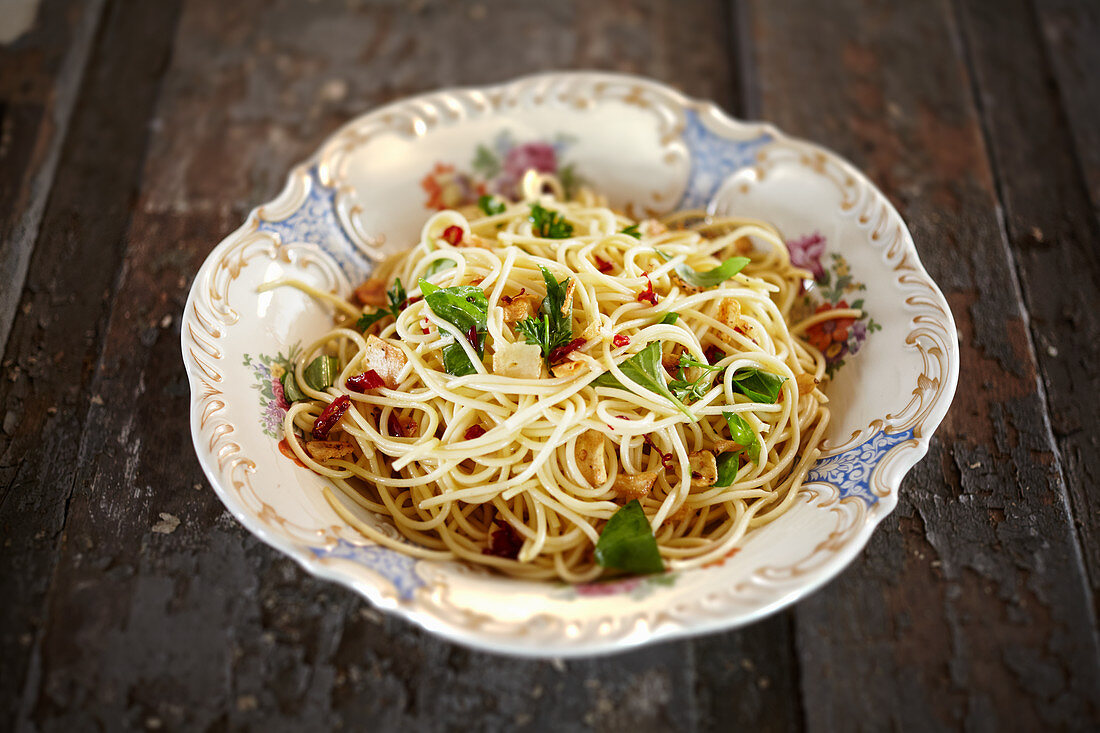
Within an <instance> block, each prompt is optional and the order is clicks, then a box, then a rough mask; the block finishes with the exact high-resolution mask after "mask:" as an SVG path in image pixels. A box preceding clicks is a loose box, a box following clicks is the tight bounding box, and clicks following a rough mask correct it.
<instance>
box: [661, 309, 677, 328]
mask: <svg viewBox="0 0 1100 733" xmlns="http://www.w3.org/2000/svg"><path fill="white" fill-rule="evenodd" d="M679 317H680V314H679V313H673V312H671V311H670V312H668V313H666V314H665V317H664V318H662V319H661V323H664V324H667V325H669V326H671V325H672V324H673V323H676V319H677V318H679Z"/></svg>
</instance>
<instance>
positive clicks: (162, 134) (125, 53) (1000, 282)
mask: <svg viewBox="0 0 1100 733" xmlns="http://www.w3.org/2000/svg"><path fill="white" fill-rule="evenodd" d="M30 4H31V5H33V4H34V3H33V2H31V3H30ZM551 68H598V69H615V70H621V71H629V72H635V73H640V74H644V75H648V76H651V77H653V78H656V79H659V80H661V81H665V82H667V83H670V84H672V85H674V86H676V87H679V88H680V89H682V90H683V91H685V92H687V93H688V94H691V95H694V96H700V97H707V98H711V99H714V100H715V101H717V102H718V103H720V104H721V105H723V106H724V107H726V108H727V109H728V110H730V111H731V112H733V113H734V114H736V115H739V116H742V117H747V118H762V119H767V120H770V121H773V122H775V123H776V124H778V125H779V126H780V127H782V128H784V129H785V130H786V131H788V132H790V133H793V134H796V135H799V136H803V137H806V138H809V139H812V140H815V141H818V142H820V143H822V144H824V145H827V146H829V147H831V148H833V149H835V150H837V151H838V152H840V153H841V154H842V155H844V156H846V157H848V158H849V159H850V160H852V161H853V162H854V163H855V164H856V165H857V166H859V167H860V168H862V169H863V170H865V171H866V172H867V173H868V175H869V176H870V177H871V178H872V180H874V181H875V182H876V183H878V184H879V185H880V186H881V187H882V189H883V190H884V191H885V192H886V193H887V194H888V195H889V196H890V198H891V200H892V201H893V202H894V203H895V204H896V205H897V206H898V208H899V209H900V211H901V212H902V215H903V216H904V217H905V219H906V220H907V221H908V222H909V224H910V226H911V228H912V231H913V236H914V238H915V239H916V242H917V247H918V249H919V250H920V254H921V257H922V259H923V260H924V263H925V265H926V266H927V267H928V269H929V271H930V272H931V274H932V276H933V277H934V278H935V279H936V281H937V282H938V283H939V284H940V286H941V287H942V288H943V290H944V292H945V293H946V295H947V298H948V300H949V301H950V304H951V307H952V309H953V310H954V314H955V319H956V321H957V323H958V326H959V335H960V346H961V350H962V374H961V377H960V379H959V389H958V395H957V397H956V398H955V403H954V407H953V408H952V410H951V412H950V413H949V414H948V416H947V419H946V421H945V422H944V424H943V426H942V427H941V428H940V431H939V433H937V435H936V438H935V439H934V440H933V442H932V447H931V451H930V452H929V455H928V457H927V458H926V459H925V460H924V461H923V462H921V463H920V464H919V465H918V466H917V467H916V468H915V469H914V470H913V471H912V473H911V474H910V475H909V477H908V478H907V479H906V481H905V483H904V485H903V487H902V491H901V499H900V503H899V506H898V508H897V510H896V511H895V512H894V513H893V514H892V515H891V516H890V517H889V518H888V519H887V520H886V521H885V522H884V523H883V525H882V526H881V527H880V528H879V529H878V530H877V531H876V533H875V535H874V537H873V538H872V540H871V542H870V545H869V546H868V547H867V549H866V551H865V552H864V553H863V554H862V555H861V557H860V558H859V559H857V560H856V561H855V562H854V563H853V564H852V566H851V567H850V568H849V569H848V570H847V571H846V572H844V573H843V575H841V576H840V577H839V578H838V579H836V580H835V581H833V582H832V583H831V584H829V585H828V586H827V587H826V588H824V589H823V590H822V591H820V592H819V593H817V594H815V595H814V596H812V597H810V598H808V599H806V600H805V601H803V602H801V603H799V604H797V605H796V606H794V607H793V608H790V609H788V610H787V611H784V612H782V613H780V614H777V615H775V616H773V617H772V618H770V619H768V620H766V621H764V622H761V623H759V624H756V625H755V626H752V627H750V628H747V629H743V630H740V631H734V632H729V633H724V634H716V635H712V636H707V637H703V638H700V639H695V640H690V641H679V642H673V643H666V644H661V645H657V646H652V647H647V648H645V649H642V650H639V651H636V652H631V653H628V654H622V655H617V656H610V657H603V658H597V659H590V660H577V661H569V662H561V661H555V662H538V661H520V660H515V659H509V658H501V657H496V656H492V655H486V654H481V653H475V652H471V651H468V650H466V649H464V648H461V647H457V646H454V645H452V644H450V643H447V642H444V641H441V640H439V639H437V638H435V637H433V636H431V635H429V634H426V633H424V632H422V631H420V630H419V629H417V628H414V627H413V626H411V625H410V624H408V623H405V622H404V621H400V620H396V619H393V618H389V617H387V616H384V615H383V614H381V613H379V612H378V611H376V610H375V609H373V608H371V607H370V606H369V605H368V604H367V603H365V602H364V601H363V600H361V599H360V598H359V597H358V596H356V595H355V594H353V593H352V592H350V591H347V590H345V589H343V588H340V587H337V586H335V585H332V584H329V583H326V582H322V581H318V580H315V579H313V578H312V577H310V576H307V575H306V574H304V573H303V572H302V571H301V570H299V569H298V567H297V566H296V565H295V564H294V563H293V562H292V561H290V560H288V559H285V558H283V557H282V556H280V555H279V554H278V553H276V552H275V551H273V550H271V549H269V548H268V547H267V546H265V545H263V544H261V543H260V542H259V541H258V540H256V539H254V538H253V537H252V536H251V535H249V534H248V533H247V532H246V531H245V530H243V529H242V528H241V527H240V526H239V525H238V524H237V523H236V521H234V520H233V519H232V518H231V517H230V516H229V515H228V514H227V513H226V512H225V510H224V509H223V508H222V505H221V503H220V502H219V501H218V499H217V497H216V496H215V495H214V493H213V492H212V491H211V489H210V488H209V487H208V486H207V484H206V482H205V481H204V479H203V477H202V474H201V472H200V470H199V467H198V464H197V462H196V459H195V457H194V454H193V452H192V450H191V441H190V435H189V431H188V425H187V419H186V416H187V407H188V390H187V385H186V382H185V379H184V374H183V368H182V364H181V361H180V353H179V317H180V313H181V310H182V308H183V304H184V299H185V297H186V294H187V290H188V287H189V285H190V280H191V278H192V276H193V275H194V273H195V271H196V270H197V269H198V267H199V264H200V263H201V262H202V260H203V258H204V257H206V255H207V253H208V252H209V251H210V249H211V248H212V247H213V246H214V244H215V243H216V242H217V241H218V240H220V239H221V238H222V237H223V236H224V235H225V234H227V233H228V232H230V231H231V230H232V229H234V228H235V227H236V226H237V224H238V223H239V222H240V221H242V220H243V218H244V216H245V215H246V213H247V212H248V210H249V209H250V208H251V207H252V206H254V205H256V204H257V203H259V202H262V201H265V200H267V199H269V198H270V197H272V195H273V194H275V193H276V192H277V191H278V189H279V188H280V187H281V184H282V181H283V177H284V175H285V174H286V173H287V171H288V170H289V168H290V166H291V165H292V164H294V163H295V162H297V161H299V160H301V159H303V158H305V157H306V156H307V155H308V154H309V153H311V152H312V151H313V149H314V148H315V147H316V146H317V145H318V144H319V143H320V141H321V140H323V139H324V138H325V136H326V135H328V134H329V133H330V132H332V131H333V130H334V129H336V128H337V127H338V126H339V125H340V124H341V123H342V122H344V121H345V120H347V119H349V118H350V117H351V116H353V115H356V114H358V113H361V112H363V111H365V110H368V109H371V108H372V107H375V106H377V105H380V104H383V103H385V102H388V101H391V100H394V99H396V98H399V97H403V96H406V95H408V94H412V93H416V92H420V91H424V90H430V89H435V88H439V87H444V86H449V85H454V84H466V83H487V82H493V81H500V80H505V79H509V78H512V77H514V76H517V75H520V74H524V73H528V72H533V71H537V70H544V69H551ZM1097 72H1100V5H1098V4H1097V3H1095V2H1090V0H1078V1H1075V0H1050V1H1049V2H1038V1H1036V2H1030V1H1029V0H1002V1H1000V2H990V3H981V2H978V1H977V0H956V1H955V2H944V1H942V0H941V1H939V2H898V3H896V4H894V3H886V2H875V1H873V0H867V1H864V2H860V1H858V0H837V1H835V2H829V3H818V2H810V1H807V2H782V3H778V2H770V1H769V0H737V1H735V2H731V3H722V2H718V1H717V0H713V1H708V0H697V1H694V0H693V1H692V2H680V3H674V2H671V1H668V2H659V1H657V0H650V1H648V2H647V1H644V0H638V1H634V0H623V1H621V2H614V3H595V2H589V3H585V2H579V1H578V2H568V3H567V2H561V3H558V2H542V3H533V2H503V1H496V0H487V1H485V2H479V3H470V4H463V5H459V4H457V3H441V2H426V1H419V2H412V3H403V4H399V3H396V2H386V3H382V2H377V3H375V2H356V1H351V0H348V1H345V0H331V1H330V0H324V1H321V2H309V3H306V2H292V1H290V0H285V1H282V2H267V1H264V0H246V1H242V2H227V1H226V0H157V1H156V2H152V1H146V2H139V1H137V0H134V1H133V2H121V1H120V2H114V1H112V0H87V1H81V0H43V1H42V2H41V3H40V7H39V8H38V16H37V21H36V23H35V24H34V25H33V27H32V28H30V29H29V30H28V31H27V32H26V33H25V34H24V35H22V36H21V37H19V38H18V39H17V40H15V41H13V42H10V43H7V44H6V45H3V46H0V233H2V240H0V275H2V279H0V282H2V288H3V289H2V291H0V343H6V348H5V350H4V361H3V376H2V379H0V417H2V427H3V432H2V434H0V492H2V493H0V502H2V503H0V535H2V538H3V539H2V547H0V599H2V602H0V660H2V661H0V729H10V728H12V727H14V728H15V729H17V730H37V729H42V730H58V729H63V730H75V731H83V730H94V729H103V730H123V729H141V728H145V729H150V730H154V729H166V730H167V729H170V730H176V729H186V730H206V729H213V730H222V729H256V730H270V731H281V730H324V729H334V728H338V727H344V728H351V729H372V730H413V729H423V730H443V729H455V730H465V729H467V728H472V729H487V730H509V729H518V730H588V729H594V730H629V731H632V732H639V731H646V730H665V729H677V730H688V731H691V730H801V729H810V730H820V731H833V730H854V729H860V730H864V729H866V730H884V729H904V730H907V731H908V730H938V729H968V730H976V731H984V730H998V731H1002V730H1040V729H1047V730H1051V729H1089V728H1093V729H1095V728H1094V726H1097V725H1100V668H1098V667H1100V665H1098V659H1100V651H1098V646H1097V623H1096V621H1097V605H1096V601H1095V596H1096V592H1097V590H1098V584H1100V491H1098V490H1097V481H1098V480H1100V450H1098V440H1100V399H1098V397H1097V391H1098V388H1100V366H1098V365H1100V338H1098V337H1100V309H1098V308H1097V305H1098V302H1100V299H1098V297H1097V292H1098V288H1100V258H1098V244H1100V236H1098V229H1100V224H1098V216H1097V212H1098V205H1100V80H1098V75H1097ZM162 513H164V515H172V516H174V517H177V518H178V519H179V525H178V526H175V525H174V522H172V521H171V520H169V521H167V522H165V521H164V519H163V515H162Z"/></svg>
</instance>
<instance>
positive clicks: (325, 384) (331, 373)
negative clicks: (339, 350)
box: [302, 356, 338, 392]
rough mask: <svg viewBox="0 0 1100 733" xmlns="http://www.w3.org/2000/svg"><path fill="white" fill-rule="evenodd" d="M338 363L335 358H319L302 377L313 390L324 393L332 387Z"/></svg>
mask: <svg viewBox="0 0 1100 733" xmlns="http://www.w3.org/2000/svg"><path fill="white" fill-rule="evenodd" d="M337 367H338V362H337V361H336V357H335V356H318V357H317V358H316V359H314V360H313V361H311V362H310V363H309V366H307V367H306V368H305V370H304V371H303V372H302V377H303V378H304V379H305V380H306V384H307V385H309V387H310V388H311V389H315V390H317V391H318V392H322V391H324V390H326V389H328V388H329V387H331V386H332V380H333V379H335V378H336V369H337Z"/></svg>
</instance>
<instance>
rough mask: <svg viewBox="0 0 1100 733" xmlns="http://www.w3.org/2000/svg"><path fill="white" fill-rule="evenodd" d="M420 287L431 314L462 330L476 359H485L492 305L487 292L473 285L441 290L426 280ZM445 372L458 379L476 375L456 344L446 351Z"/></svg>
mask: <svg viewBox="0 0 1100 733" xmlns="http://www.w3.org/2000/svg"><path fill="white" fill-rule="evenodd" d="M419 284H420V292H421V293H423V294H424V302H425V303H427V304H428V307H429V308H431V309H432V313H435V314H436V315H437V316H439V317H440V318H442V319H443V320H445V321H447V322H448V323H450V324H451V325H452V326H454V327H456V328H457V329H459V331H460V332H462V333H463V334H464V335H466V337H467V339H469V341H470V345H471V346H473V347H474V350H475V351H477V355H478V356H484V354H485V334H486V332H487V326H486V321H487V319H488V316H489V301H488V299H487V298H486V297H485V291H483V290H482V289H481V288H478V287H474V286H473V285H459V286H456V287H452V288H441V287H439V286H438V285H432V284H431V283H430V282H428V281H427V280H425V279H424V278H421V279H420V283H419ZM443 368H444V369H446V370H447V373H448V374H453V375H455V376H458V377H461V376H463V375H466V374H473V373H474V372H476V371H477V369H475V368H474V365H473V364H472V363H471V362H470V357H469V355H467V354H466V350H465V349H463V348H462V346H461V345H460V344H459V343H458V342H457V341H456V342H455V343H452V344H448V345H447V346H444V347H443Z"/></svg>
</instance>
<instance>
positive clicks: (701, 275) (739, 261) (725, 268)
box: [656, 249, 752, 288]
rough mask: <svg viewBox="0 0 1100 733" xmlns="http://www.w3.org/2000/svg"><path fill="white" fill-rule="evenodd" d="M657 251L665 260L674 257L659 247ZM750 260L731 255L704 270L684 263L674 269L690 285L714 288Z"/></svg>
mask: <svg viewBox="0 0 1100 733" xmlns="http://www.w3.org/2000/svg"><path fill="white" fill-rule="evenodd" d="M656 252H657V254H659V255H660V256H661V257H662V258H663V259H664V261H665V262H668V261H669V260H671V259H672V255H667V254H665V253H664V252H662V251H661V250H659V249H658V250H656ZM750 262H752V260H750V259H749V258H748V257H730V258H729V259H728V260H726V261H725V262H723V263H722V264H720V265H718V267H715V268H713V269H711V270H706V271H704V272H700V271H698V270H694V269H692V268H690V267H688V266H687V265H684V264H680V265H676V266H675V267H674V268H672V269H674V270H675V271H676V274H677V275H679V276H680V279H681V280H683V281H684V282H686V283H687V284H688V285H693V286H695V287H697V288H713V287H715V286H716V285H721V284H722V283H724V282H725V281H726V280H729V279H730V278H731V277H733V276H734V275H736V274H737V273H739V272H741V270H743V269H745V265H747V264H749V263H750Z"/></svg>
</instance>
